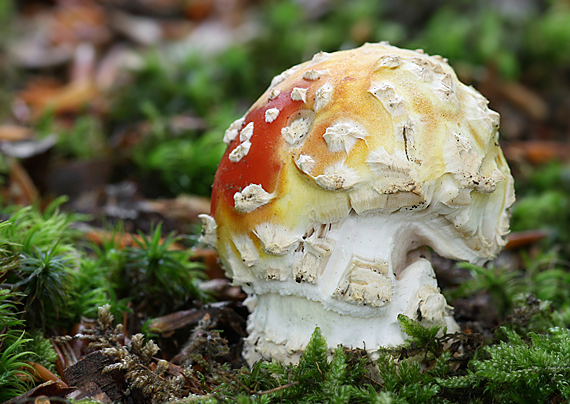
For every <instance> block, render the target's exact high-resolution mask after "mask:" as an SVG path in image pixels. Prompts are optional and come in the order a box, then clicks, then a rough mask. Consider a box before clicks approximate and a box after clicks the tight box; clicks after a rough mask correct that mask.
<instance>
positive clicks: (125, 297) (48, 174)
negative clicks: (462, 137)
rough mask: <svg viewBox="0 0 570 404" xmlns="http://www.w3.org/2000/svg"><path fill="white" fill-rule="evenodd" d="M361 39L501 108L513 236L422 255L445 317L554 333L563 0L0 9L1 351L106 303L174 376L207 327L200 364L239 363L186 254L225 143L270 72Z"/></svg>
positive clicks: (112, 3) (569, 216) (10, 2)
mask: <svg viewBox="0 0 570 404" xmlns="http://www.w3.org/2000/svg"><path fill="white" fill-rule="evenodd" d="M378 41H389V42H390V43H391V44H393V45H396V46H399V47H405V48H411V49H417V48H421V49H424V50H425V52H427V53H429V54H439V55H442V56H443V57H445V58H447V59H449V63H450V64H451V66H452V67H453V68H454V69H455V70H456V72H457V74H458V76H459V78H460V79H461V80H462V81H463V82H465V83H467V84H469V85H473V86H474V87H475V88H476V89H478V90H479V91H480V92H481V93H482V94H483V95H484V96H486V97H487V98H488V99H489V101H490V107H491V108H492V109H494V110H496V111H498V112H499V113H500V114H501V139H500V140H501V146H502V147H503V150H504V152H505V155H506V157H507V159H508V161H509V163H510V165H511V169H512V171H513V174H514V176H515V179H516V191H517V202H516V204H515V205H514V206H513V209H512V222H511V223H512V224H511V226H512V233H511V235H510V236H509V241H508V245H507V248H506V251H505V252H504V253H502V254H501V255H500V256H499V257H498V258H497V260H496V261H495V262H493V263H492V264H491V265H489V266H488V267H487V268H480V267H476V266H470V265H465V264H462V265H461V264H460V265H458V264H457V263H455V262H452V261H450V260H445V259H443V258H440V257H434V267H435V269H436V272H437V276H438V280H439V282H440V286H441V287H442V289H443V292H444V294H445V295H446V298H447V300H448V301H449V302H450V303H451V304H452V305H453V306H454V307H455V318H456V320H457V321H458V322H459V323H460V325H461V326H462V328H463V330H464V331H465V332H466V333H471V332H473V333H480V335H483V336H484V337H485V338H489V341H492V343H497V341H498V340H499V338H495V337H496V335H495V334H494V333H495V330H496V329H497V326H498V325H500V324H514V325H513V327H519V326H520V327H523V326H524V327H526V328H524V327H523V328H521V329H523V331H524V332H522V333H521V335H523V334H524V333H526V332H527V331H529V330H534V331H537V332H547V330H548V329H549V327H553V326H561V327H568V326H570V200H569V197H570V165H569V163H568V160H569V159H570V143H569V142H568V138H569V136H570V0H486V1H484V0H478V1H474V0H408V1H401V0H375V1H372V0H346V1H341V0H274V1H269V0H267V1H263V0H51V1H48V0H44V1H40V0H18V1H16V0H1V1H0V219H1V220H6V219H9V220H10V221H11V223H12V224H10V225H6V223H0V292H2V293H3V292H4V291H9V292H6V293H8V294H2V293H0V301H3V299H4V300H5V299H7V298H9V301H10V302H12V301H13V302H15V303H14V306H12V305H11V304H12V303H10V304H9V305H0V320H2V322H1V324H8V320H10V321H12V323H10V324H12V325H11V326H6V327H4V328H3V330H8V331H7V332H6V333H5V334H2V335H1V338H2V341H12V342H13V343H14V344H16V343H19V342H18V341H20V340H19V339H18V338H20V335H24V334H20V332H23V331H22V330H24V329H25V330H26V334H25V335H27V336H30V335H31V336H33V338H36V336H37V338H38V341H46V340H45V339H42V338H44V337H53V336H57V335H65V334H66V333H71V330H72V329H74V330H75V329H76V328H77V327H79V328H77V329H88V328H89V327H91V328H93V323H89V321H87V320H85V318H86V317H88V318H95V317H96V316H97V307H99V306H101V305H103V304H105V303H110V310H111V312H112V313H113V314H114V315H115V316H116V318H117V319H123V323H124V324H125V334H126V335H132V334H133V333H135V332H139V331H140V330H141V329H142V330H144V331H145V333H146V335H147V337H156V336H159V337H160V338H159V339H158V340H159V342H160V344H161V348H162V353H161V355H162V357H163V358H166V359H167V360H171V359H172V360H173V363H174V362H176V359H175V358H177V357H178V356H177V352H178V349H179V348H180V346H179V345H180V344H182V343H183V341H184V338H188V334H189V333H190V331H189V328H188V326H189V325H192V326H196V324H198V322H199V320H200V319H202V318H203V316H204V315H206V314H207V315H208V316H211V319H212V324H214V325H215V326H216V328H218V329H222V330H224V333H223V336H224V338H226V339H227V340H228V341H229V347H230V350H226V351H224V350H222V349H221V348H220V351H219V352H217V353H215V354H214V353H212V352H208V355H210V356H211V357H219V358H222V359H220V362H221V361H222V360H225V361H228V362H231V363H232V366H234V367H238V366H239V365H240V363H241V362H240V355H239V352H240V341H241V338H243V336H244V335H245V329H244V327H245V326H244V324H245V317H246V316H247V311H246V310H245V309H244V308H243V307H242V306H241V300H242V299H243V298H244V295H243V293H242V292H241V291H240V290H239V289H237V288H234V287H232V286H231V285H230V284H229V281H228V280H227V279H223V273H222V272H221V270H220V268H219V267H218V266H217V263H216V256H215V253H214V252H213V251H209V250H204V249H202V248H199V247H200V246H197V244H196V239H197V235H198V234H199V231H200V227H201V226H200V225H199V224H198V220H197V215H198V214H200V213H208V212H209V194H210V189H211V184H212V181H213V177H214V173H215V170H216V167H217V164H218V162H219V160H220V158H221V156H222V154H223V152H224V149H225V144H224V143H223V142H222V137H223V133H224V131H225V129H226V128H227V127H228V126H229V124H230V123H231V122H233V121H234V120H235V119H236V118H238V117H240V116H242V115H243V114H244V112H245V111H246V110H247V109H248V108H249V106H250V105H251V104H252V103H253V102H254V101H255V100H256V99H257V98H258V97H259V96H260V95H261V94H262V93H263V92H264V91H265V89H266V88H267V86H268V85H269V83H270V81H271V79H272V78H273V77H274V76H275V75H277V74H279V73H280V72H282V71H283V70H285V69H287V68H289V67H290V66H292V65H295V64H298V63H300V62H302V61H304V60H307V59H310V58H311V57H312V55H313V54H315V53H317V52H319V51H321V50H323V51H327V52H333V51H336V50H341V49H349V48H353V47H357V46H360V45H362V44H363V43H365V42H378ZM24 206H33V208H26V209H22V207H24ZM157 223H162V224H161V225H157ZM138 231H140V233H139V234H138V235H135V234H136V233H137V232H138ZM170 232H174V233H172V234H177V235H183V236H184V237H182V238H176V237H174V236H172V235H170V236H168V235H167V234H169V233H170ZM109 234H112V235H113V236H112V237H110V236H109ZM117 234H121V235H126V236H128V237H123V236H121V237H122V238H120V239H119V240H117V239H116V238H115V237H114V236H115V235H117ZM107 236H109V237H107ZM88 242H89V243H90V244H89V243H88ZM11 243H17V244H11ZM86 245H88V247H85V246H86ZM190 247H198V248H194V249H192V250H190ZM190 251H191V252H192V254H193V258H192V260H193V261H189V258H190ZM196 260H198V261H201V262H200V263H198V262H196ZM38 268H39V269H38ZM42 268H43V269H42ZM46 268H47V269H46ZM41 270H45V271H44V272H41ZM204 270H205V271H204ZM42 273H44V275H45V274H47V275H45V277H44V278H42V276H44V275H42ZM212 282H213V283H212ZM62 296H64V297H62ZM212 301H218V303H222V305H223V308H224V310H226V309H227V310H226V311H223V310H221V309H220V308H221V307H222V306H220V305H218V306H215V304H218V303H214V305H210V303H211V302H212ZM209 302H210V303H209ZM16 304H23V305H24V306H17V307H23V308H24V316H23V318H21V313H20V311H18V310H20V309H16ZM175 310H186V311H178V312H175V313H173V312H174V311H175ZM170 314H173V315H174V317H167V315H170ZM539 315H540V319H541V321H542V322H540V323H538V322H536V321H534V320H532V319H536V318H538V317H537V316H539ZM18 316H20V317H18ZM160 316H165V317H160ZM151 319H155V320H152V321H151ZM182 320H184V321H182ZM523 320H524V321H523ZM531 320H532V321H531ZM149 321H150V323H149ZM533 321H534V322H533ZM174 323H175V324H174ZM523 323H524V324H523ZM89 324H91V325H89ZM149 324H150V326H149ZM521 324H522V325H521ZM529 324H530V325H529ZM10 327H12V328H10ZM81 327H83V328H81ZM145 327H146V328H145ZM176 327H177V328H176ZM183 327H186V328H185V330H186V331H185V332H182V334H183V335H182V336H181V335H179V334H177V333H179V332H180V330H181V329H182V328H183ZM149 330H150V331H149ZM2 332H4V331H2ZM204 332H206V331H204ZM34 333H35V334H34ZM477 335H479V334H477ZM494 335H495V337H494ZM524 335H526V334H524ZM218 337H219V335H218ZM10 338H11V339H10ZM30 338H31V337H30ZM33 338H32V339H33ZM216 338H217V337H216ZM493 338H495V339H493ZM20 339H21V338H20ZM32 339H30V340H26V342H25V344H24V345H26V344H28V345H26V347H27V348H19V349H20V350H23V349H28V350H31V351H33V352H39V348H37V346H39V345H38V344H36V342H33V341H35V340H33V341H32ZM29 341H32V342H29ZM216 341H219V340H216ZM228 341H226V344H227V343H228ZM30 344H32V345H30ZM33 344H36V345H33ZM49 344H50V343H48V345H49ZM222 345H223V344H221V345H220V346H222ZM7 346H8V347H9V346H10V344H8V343H4V344H2V343H0V352H2V355H4V353H5V352H6V347H7ZM480 346H481V345H479V343H477V344H473V345H472V346H471V347H467V345H464V346H463V348H462V350H463V351H462V352H466V353H469V352H473V351H474V350H476V349H480ZM76 348H77V346H76ZM226 348H227V346H226ZM226 348H224V349H226ZM77 349H78V351H77V357H80V356H81V355H83V354H85V353H86V352H87V350H86V347H85V346H83V348H81V347H79V348H77ZM222 351H223V352H222ZM230 351H231V355H230V356H231V358H230V357H229V356H228V354H227V352H230ZM460 351H461V350H460ZM14 352H20V351H14ZM42 352H43V351H42ZM220 352H222V353H220ZM569 352H570V350H569ZM46 355H47V354H41V355H40V357H47V356H46ZM216 355H218V356H216ZM224 355H225V356H224ZM52 356H53V358H52ZM52 356H50V358H52V359H50V360H49V361H46V362H45V363H44V365H45V366H46V367H50V366H51V369H52V370H53V371H54V372H55V363H56V356H55V354H53V355H52ZM474 356H476V355H474ZM465 357H467V354H466V356H465ZM30 360H35V359H30ZM461 360H463V361H464V363H463V365H461V366H462V367H461V368H460V370H465V368H466V363H467V359H465V358H464V359H461ZM48 362H49V363H48ZM75 362H77V358H76V359H75ZM75 362H73V361H71V362H69V361H67V360H66V359H64V358H63V357H62V356H61V355H59V362H58V363H60V364H61V363H63V364H64V365H65V366H71V365H73V364H74V363H75ZM501 362H504V361H501ZM176 363H182V362H180V361H178V362H176ZM65 366H63V367H62V369H63V368H65ZM187 366H190V365H187ZM561 366H562V365H561ZM564 368H565V369H567V363H566V364H565V365H564ZM13 369H15V370H13V372H12V371H10V372H12V373H10V375H11V376H10V377H12V376H13V377H12V379H5V380H12V381H10V382H6V383H12V382H13V383H15V384H16V385H18V386H20V385H19V383H20V379H19V378H18V377H16V376H17V374H18V373H17V372H20V370H21V366H20V365H18V366H15V365H14V366H13ZM18 369H20V370H18ZM60 370H61V369H60ZM319 371H320V370H319ZM6 372H7V371H6ZM6 372H5V373H6ZM59 374H60V375H61V372H60V373H59ZM14 375H16V376H14ZM563 379H565V380H567V377H566V376H564V378H563ZM2 380H4V379H2ZM212 380H214V379H212ZM0 381H1V380H0ZM210 382H211V383H212V385H216V383H218V382H215V381H210ZM210 382H209V383H210ZM196 383H197V385H198V384H199V382H196ZM8 385H9V384H8ZM1 386H2V384H1V383H0V393H1V390H2V388H1ZM26 386H27V385H26ZM26 386H24V387H22V386H20V387H19V390H17V391H18V392H22V391H25V389H26V388H27V387H26ZM252 389H253V390H251V391H254V390H255V387H252ZM6 391H7V390H6ZM14 391H16V390H14ZM507 391H508V390H507ZM60 393H61V394H60V395H64V394H66V393H64V392H60ZM15 394H16V393H14V394H13V395H15ZM18 394H19V393H18ZM469 394H471V393H469ZM2 397H4V399H6V398H7V397H10V396H8V395H5V396H2V395H1V394H0V401H2ZM536 402H539V400H538V399H537V401H536ZM552 402H555V401H552ZM556 402H559V401H556Z"/></svg>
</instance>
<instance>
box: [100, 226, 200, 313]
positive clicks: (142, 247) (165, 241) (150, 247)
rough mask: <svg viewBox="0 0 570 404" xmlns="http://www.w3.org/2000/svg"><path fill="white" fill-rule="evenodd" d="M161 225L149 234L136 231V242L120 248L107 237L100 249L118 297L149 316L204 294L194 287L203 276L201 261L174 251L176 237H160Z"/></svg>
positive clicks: (185, 252) (176, 306)
mask: <svg viewBox="0 0 570 404" xmlns="http://www.w3.org/2000/svg"><path fill="white" fill-rule="evenodd" d="M161 230H162V226H161V225H160V224H159V225H157V226H156V227H155V228H154V229H151V234H150V235H149V236H147V235H145V234H143V233H142V232H141V233H139V236H140V239H136V238H135V239H134V240H135V243H136V245H134V246H130V247H126V248H125V249H120V248H119V247H118V246H117V245H116V243H118V242H119V241H118V239H115V240H111V241H110V242H108V243H106V244H105V245H104V249H103V251H102V252H101V264H102V265H103V266H105V267H107V268H108V269H109V271H110V277H111V281H112V284H113V287H114V288H115V290H116V293H117V297H118V298H119V299H123V298H129V299H132V302H133V303H134V305H135V307H136V308H137V309H139V310H140V309H142V308H144V309H145V311H146V314H147V315H148V316H149V317H153V316H160V315H162V314H166V313H170V312H172V311H173V310H176V309H180V308H181V307H182V306H183V305H184V304H186V303H188V302H189V301H190V300H192V299H198V300H205V299H206V298H207V296H206V295H205V294H204V292H202V291H201V289H200V288H199V287H198V280H199V279H200V278H201V277H203V272H202V267H201V264H199V263H195V262H191V261H190V255H191V252H190V251H189V250H187V249H184V250H177V249H175V248H173V247H174V243H176V242H177V241H179V240H180V238H179V237H175V236H174V235H173V234H172V233H171V234H168V235H167V236H166V237H165V238H162V233H161Z"/></svg>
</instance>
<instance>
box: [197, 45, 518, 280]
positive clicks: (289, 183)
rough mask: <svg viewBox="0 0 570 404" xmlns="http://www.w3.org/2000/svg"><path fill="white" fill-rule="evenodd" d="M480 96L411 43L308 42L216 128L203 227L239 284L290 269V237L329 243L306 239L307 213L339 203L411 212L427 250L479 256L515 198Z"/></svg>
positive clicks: (310, 220)
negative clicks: (337, 46)
mask: <svg viewBox="0 0 570 404" xmlns="http://www.w3.org/2000/svg"><path fill="white" fill-rule="evenodd" d="M487 104H488V101H487V100H486V99H485V98H484V97H483V96H482V95H481V94H480V93H479V92H477V91H476V90H475V89H473V88H472V87H469V86H466V85H464V84H462V83H461V82H460V81H459V80H458V79H457V76H456V75H455V73H454V71H453V69H452V68H451V67H450V66H449V65H448V64H447V61H446V60H445V59H443V58H441V57H440V56H429V55H426V54H424V53H423V52H422V51H421V50H418V51H412V50H404V49H399V48H396V47H394V46H390V45H388V44H386V43H380V44H365V45H364V46H362V47H360V48H357V49H353V50H347V51H340V52H335V53H330V54H329V53H323V52H321V53H318V54H316V55H315V56H314V57H313V59H312V60H311V61H308V62H305V63H303V64H300V65H297V66H294V67H292V68H290V69H288V70H286V71H285V72H283V73H282V74H280V75H278V76H276V77H275V78H274V79H273V81H272V83H271V85H270V87H269V89H268V90H267V91H266V92H265V93H264V94H263V95H262V96H261V97H260V98H259V99H258V100H257V102H256V103H255V104H254V105H253V106H252V107H251V108H250V109H249V111H248V112H247V113H246V114H245V115H244V117H242V118H241V119H238V120H237V121H236V122H234V123H233V124H232V125H231V126H230V128H229V129H228V130H227V131H226V134H225V136H224V141H225V142H226V143H227V144H228V148H227V150H226V153H225V154H224V156H223V158H222V160H221V163H220V165H219V168H218V171H217V173H216V177H215V180H214V185H213V191H212V205H211V214H212V217H213V218H212V217H208V218H204V224H205V230H204V240H205V241H208V242H209V243H210V244H212V245H214V246H215V248H216V249H217V251H218V253H219V256H220V258H221V260H222V263H223V264H224V266H225V269H226V271H227V272H228V275H229V276H230V277H232V278H233V279H234V282H235V283H237V284H242V285H247V284H251V282H255V281H256V280H257V279H266V280H281V281H283V280H287V279H291V278H295V277H297V278H298V276H299V273H298V271H297V273H296V274H295V271H294V270H293V269H292V268H293V267H295V266H296V265H297V261H299V260H302V259H303V254H301V253H302V251H301V253H299V250H302V248H300V246H302V245H303V244H304V245H305V247H310V249H312V250H314V251H317V252H316V253H315V254H314V255H316V256H317V257H318V256H319V255H324V254H321V253H322V251H324V250H326V249H327V248H331V246H326V245H318V244H319V243H318V242H317V241H315V243H312V244H311V242H310V240H311V238H314V234H315V233H316V232H318V231H319V228H320V227H319V226H321V227H322V226H326V225H330V224H333V223H338V222H339V221H342V220H343V219H346V218H347V217H349V216H351V215H358V216H364V217H365V216H368V215H398V216H401V217H403V218H408V220H409V218H413V220H414V221H415V222H416V223H425V224H426V226H427V228H428V230H425V231H424V233H425V237H424V236H422V241H423V242H424V244H426V245H428V246H430V247H432V248H433V249H434V250H435V251H436V252H437V253H438V254H440V255H442V256H445V257H449V258H454V259H461V260H467V261H471V262H474V263H482V262H484V261H487V260H489V259H491V258H493V257H494V256H495V255H496V254H497V253H498V251H499V250H500V249H501V248H502V246H503V245H504V244H505V241H504V238H503V237H504V236H505V235H506V234H507V233H508V229H509V222H508V220H509V214H508V208H509V206H510V205H511V204H512V203H513V201H514V191H513V179H512V176H511V175H510V170H509V167H508V165H507V163H506V160H505V158H504V156H503V153H502V151H501V149H500V147H499V143H498V128H499V115H498V114H497V113H496V112H494V111H492V110H490V109H489V108H488V106H487ZM432 233H434V234H435V233H437V236H436V237H432V236H431V234H432ZM309 244H310V246H309ZM319 251H321V253H319ZM297 253H299V254H297ZM305 255H306V254H305ZM284 256H295V257H293V258H289V259H284V258H283V257H284ZM283 266H285V268H283ZM317 275H318V274H317ZM297 280H298V279H297Z"/></svg>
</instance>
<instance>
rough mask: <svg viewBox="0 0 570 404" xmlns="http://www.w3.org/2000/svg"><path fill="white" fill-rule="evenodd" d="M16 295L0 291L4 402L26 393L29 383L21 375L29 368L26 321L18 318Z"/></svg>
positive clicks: (0, 386) (0, 365) (1, 393)
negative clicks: (26, 347) (26, 358)
mask: <svg viewBox="0 0 570 404" xmlns="http://www.w3.org/2000/svg"><path fill="white" fill-rule="evenodd" d="M18 297H19V296H18V295H17V294H16V293H13V292H10V291H8V290H7V289H0V401H2V402H4V401H6V400H8V399H10V398H12V397H15V396H17V395H19V394H22V393H23V392H25V391H26V388H27V383H25V382H24V381H23V380H22V378H20V377H18V375H19V374H27V373H28V372H27V371H26V369H27V368H28V367H29V365H27V364H26V363H25V357H26V356H27V355H29V352H27V351H25V350H24V347H25V344H26V343H27V342H29V340H28V339H26V338H25V332H24V330H23V328H24V321H23V320H21V319H20V318H19V316H18V310H17V299H18Z"/></svg>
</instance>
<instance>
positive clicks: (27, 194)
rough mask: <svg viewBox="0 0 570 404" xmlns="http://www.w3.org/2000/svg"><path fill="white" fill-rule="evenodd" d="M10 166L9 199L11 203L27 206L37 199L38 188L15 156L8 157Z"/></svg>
mask: <svg viewBox="0 0 570 404" xmlns="http://www.w3.org/2000/svg"><path fill="white" fill-rule="evenodd" d="M8 166H9V168H10V176H9V178H10V187H9V193H10V199H11V203H13V204H16V205H22V206H27V205H31V204H32V203H33V202H35V201H37V200H38V199H39V193H38V190H37V188H36V186H35V184H34V183H33V181H32V180H31V178H30V176H29V175H28V173H27V171H26V170H25V169H24V167H22V165H21V164H20V163H19V162H18V160H16V159H15V158H12V157H10V158H9V159H8Z"/></svg>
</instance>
